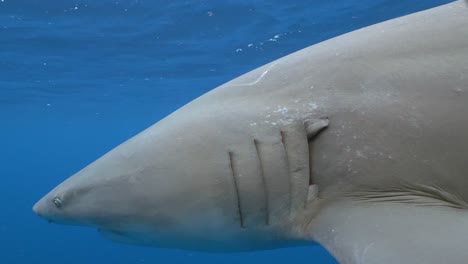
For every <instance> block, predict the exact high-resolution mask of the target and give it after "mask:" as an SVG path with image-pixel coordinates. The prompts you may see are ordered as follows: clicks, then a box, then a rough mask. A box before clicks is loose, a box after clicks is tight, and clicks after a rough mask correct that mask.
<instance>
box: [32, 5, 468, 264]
mask: <svg viewBox="0 0 468 264" xmlns="http://www.w3.org/2000/svg"><path fill="white" fill-rule="evenodd" d="M33 210H34V211H35V212H36V213H37V214H38V215H39V216H41V217H43V218H45V219H47V220H49V221H51V222H55V223H62V224H71V225H84V226H91V227H94V228H96V229H98V230H99V231H100V232H101V234H102V235H103V236H105V237H107V238H109V239H112V240H114V241H118V242H123V243H130V244H135V245H144V246H154V247H169V248H182V249H190V250H202V251H217V252H226V251H231V252H232V251H249V250H262V249H274V248H280V247H290V246H297V245H307V244H320V245H322V246H324V247H325V248H326V249H327V250H328V251H329V252H330V253H331V254H332V255H333V256H334V257H335V258H336V259H337V260H338V261H339V262H340V263H345V264H356V263H411V264H416V263H425V264H427V263H429V264H431V263H466V261H467V259H468V6H467V5H466V3H465V1H456V2H452V3H450V4H447V5H444V6H440V7H437V8H433V9H429V10H426V11H423V12H419V13H415V14H411V15H408V16H404V17H401V18H397V19H393V20H390V21H386V22H383V23H380V24H376V25H373V26H370V27H366V28H363V29H360V30H357V31H354V32H351V33H348V34H345V35H342V36H338V37H336V38H333V39H330V40H327V41H324V42H322V43H319V44H316V45H313V46H311V47H308V48H305V49H303V50H300V51H298V52H295V53H293V54H291V55H288V56H285V57H283V58H281V59H278V60H276V61H273V62H271V63H269V64H267V65H264V66H262V67H260V68H258V69H255V70H253V71H251V72H249V73H246V74H245V75H242V76H240V77H238V78H236V79H234V80H232V81H229V82H227V83H226V84H223V85H221V86H220V87H218V88H216V89H214V90H212V91H210V92H208V93H206V94H205V95H202V96H201V97H199V98H197V99H195V100H194V101H192V102H190V103H188V104H187V105H185V106H183V107H182V108H180V109H178V110H177V111H175V112H174V113H172V114H170V115H169V116H167V117H166V118H164V119H162V120H161V121H159V122H157V123H156V124H154V125H153V126H151V127H149V128H148V129H146V130H144V131H142V132H141V133H139V134H138V135H136V136H134V137H133V138H131V139H129V140H128V141H126V142H124V143H123V144H121V145H119V146H117V147H116V148H115V149H113V150H111V151H110V152H108V153H107V154H105V155H104V156H102V157H101V158H99V159H98V160H96V161H95V162H93V163H91V164H90V165H88V166H87V167H85V168H84V169H82V170H81V171H79V172H77V173H76V174H75V175H73V176H71V177H70V178H68V179H67V180H65V181H64V182H63V183H61V184H60V185H58V186H57V187H56V188H54V189H53V190H52V191H50V192H49V193H48V194H47V195H45V196H44V197H43V198H42V199H41V200H39V201H38V202H37V204H35V205H34V207H33Z"/></svg>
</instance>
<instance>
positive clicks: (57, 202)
mask: <svg viewBox="0 0 468 264" xmlns="http://www.w3.org/2000/svg"><path fill="white" fill-rule="evenodd" d="M52 202H53V203H54V205H55V207H57V208H61V207H62V205H63V202H62V199H60V198H58V197H55V198H54V199H53V200H52Z"/></svg>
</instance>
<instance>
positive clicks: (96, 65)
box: [0, 0, 450, 264]
mask: <svg viewBox="0 0 468 264" xmlns="http://www.w3.org/2000/svg"><path fill="white" fill-rule="evenodd" d="M447 2H450V1H449V0H410V1H408V0H359V1H358V0H337V1H328V0H303V1H281V0H270V1H263V0H224V1H216V0H205V1H202V0H192V1H182V0H172V1H169V0H166V1H162V0H153V1H150V0H119V1H115V0H112V1H109V0H101V1H91V0H87V1H83V0H74V1H70V0H65V1H58V0H57V1H52V0H41V1H39V0H0V121H1V122H0V146H1V151H0V177H1V180H2V182H1V183H0V198H1V205H0V209H1V211H0V216H1V217H0V263H67V264H74V263H114V264H119V263H167V262H175V263H221V262H222V263H239V262H242V263H259V262H261V263H263V262H267V261H268V262H269V263H299V262H305V261H307V262H308V263H336V262H335V261H334V260H333V258H332V257H330V256H329V255H328V254H327V253H326V252H325V250H324V249H322V248H320V247H318V246H315V247H313V246H311V247H300V248H291V249H281V250H274V251H263V252H250V253H239V254H207V253H199V252H190V251H181V250H168V249H154V248H142V247H134V246H127V245H120V244H115V243H112V242H109V241H107V240H104V239H102V238H100V237H99V235H98V234H97V232H96V231H95V230H92V229H90V228H81V227H70V226H60V225H53V224H47V223H46V222H45V221H44V220H42V219H40V218H38V217H37V216H35V215H34V214H33V212H32V211H31V207H32V205H33V204H34V202H35V201H36V200H37V199H39V198H40V197H41V196H42V195H43V194H45V193H46V192H47V191H48V190H50V189H51V188H52V187H54V186H55V185H56V184H58V183H59V182H61V181H62V180H64V179H65V178H66V177H68V176H69V175H71V174H73V173H74V172H76V171H77V170H79V169H80V168H82V167H83V166H85V165H87V164H88V163H90V162H92V161H93V160H95V159H96V158H98V157H99V156H101V155H102V154H104V153H105V152H107V151H108V150H110V149H112V148H113V147H114V146H116V145H117V144H119V143H121V142H123V141H124V140H126V139H127V138H129V137H130V136H132V135H134V134H136V133H137V132H139V131H141V130H142V129H144V128H146V127H148V126H149V125H151V124H153V123H154V122H156V121H158V120H159V119H161V118H163V117H164V116H166V115H167V114H169V113H171V112H172V111H174V110H176V109H177V108H179V107H180V106H182V105H184V104H185V103H187V102H189V101H190V100H192V99H194V98H195V97H197V96H199V95H201V94H203V93H205V92H207V91H209V90H210V89H213V88H214V87H216V86H217V85H219V84H222V83H223V82H226V81H228V80H230V79H231V78H234V77H236V76H238V75H240V74H242V73H245V72H247V71H249V70H252V69H254V68H256V67H258V66H260V65H262V64H264V63H266V62H269V61H271V60H274V59H276V58H279V57H281V56H284V55H287V54H288V53H291V52H293V51H296V50H298V49H301V48H304V47H307V46H309V45H311V44H314V43H317V42H319V41H322V40H325V39H328V38H331V37H333V36H336V35H339V34H342V33H345V32H349V31H351V30H354V29H357V28H361V27H363V26H367V25H371V24H374V23H377V22H380V21H384V20H387V19H390V18H394V17H398V16H401V15H405V14H409V13H413V12H416V11H419V10H423V9H427V8H430V7H434V6H437V5H440V4H444V3H447Z"/></svg>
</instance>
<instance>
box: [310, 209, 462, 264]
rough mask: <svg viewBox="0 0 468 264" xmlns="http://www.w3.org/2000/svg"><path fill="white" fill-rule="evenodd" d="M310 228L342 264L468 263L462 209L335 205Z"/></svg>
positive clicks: (324, 212)
mask: <svg viewBox="0 0 468 264" xmlns="http://www.w3.org/2000/svg"><path fill="white" fill-rule="evenodd" d="M310 228H311V229H310V231H311V233H312V235H313V237H314V240H315V241H317V242H319V243H320V244H322V245H323V246H324V247H325V248H326V249H327V250H328V251H329V252H330V253H331V254H332V255H333V256H334V257H335V258H336V259H337V260H338V261H339V263H341V264H394V263H398V264H436V263H437V264H439V263H451V264H465V263H468V212H467V211H465V210H461V209H454V208H449V207H423V206H414V205H405V204H397V203H395V204H391V203H383V204H379V203H376V204H372V203H369V204H365V203H354V202H335V203H331V204H329V205H326V206H325V207H324V208H323V210H322V211H321V212H320V213H319V215H318V216H317V217H316V219H315V220H314V221H313V223H312V224H311V226H310Z"/></svg>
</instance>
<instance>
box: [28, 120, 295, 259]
mask: <svg viewBox="0 0 468 264" xmlns="http://www.w3.org/2000/svg"><path fill="white" fill-rule="evenodd" d="M187 112H188V111H185V113H178V114H177V115H175V117H177V118H175V117H170V118H166V119H164V120H162V121H161V122H160V123H158V124H156V125H155V126H153V127H151V128H149V129H147V130H145V131H144V132H142V133H141V134H139V135H137V136H136V137H134V138H132V139H130V140H129V141H127V142H125V143H124V144H122V145H120V146H119V147H117V148H116V149H114V150H112V151H110V152H109V153H107V154H106V155H104V156H103V157H101V158H100V159H98V160H96V161H95V162H93V163H92V164H90V165H89V166H87V167H86V168H84V169H83V170H81V171H79V172H78V173H76V174H75V175H73V176H72V177H70V178H69V179H67V180H66V181H64V182H63V183H61V184H60V185H58V186H57V187H56V188H54V189H53V190H52V191H50V192H49V193H48V194H47V195H45V196H44V197H43V198H42V199H41V200H40V201H38V202H37V203H36V205H34V208H33V210H34V211H35V212H36V213H37V214H38V215H39V216H41V217H43V218H45V219H46V220H48V221H50V222H53V223H60V224H71V225H85V226H92V227H95V228H97V229H98V230H99V231H100V232H101V233H102V234H103V235H104V236H106V237H107V238H110V239H112V240H116V241H119V242H125V243H132V244H138V245H148V246H158V247H172V248H184V249H195V250H204V251H205V250H206V251H243V250H257V249H266V248H276V247H281V246H284V245H288V246H290V245H291V244H296V243H297V244H302V242H298V241H296V239H295V238H293V237H292V236H291V235H290V233H291V230H290V229H291V228H290V226H289V225H288V221H289V218H288V216H289V211H288V210H287V208H285V209H284V210H283V211H281V212H276V213H277V214H282V215H284V216H285V217H284V221H283V220H282V221H275V220H274V219H271V220H270V222H268V217H269V215H268V214H272V213H271V212H270V211H268V208H266V207H265V204H267V202H268V201H266V200H265V199H266V198H265V197H266V194H265V190H264V188H265V185H264V184H263V185H262V184H261V179H260V178H259V174H258V173H256V174H254V175H240V172H239V171H235V170H236V169H242V170H244V171H245V172H249V170H250V171H251V172H255V170H256V168H257V167H258V166H259V164H258V159H254V158H255V156H252V155H254V153H255V146H254V141H252V140H251V138H250V137H249V136H248V135H247V134H245V135H244V134H243V133H244V132H242V131H248V128H241V127H235V126H233V124H234V123H233V122H231V121H232V120H227V119H226V117H224V116H220V117H219V118H218V119H216V118H213V117H212V116H209V115H203V113H200V112H197V117H196V118H190V116H191V114H189V113H187ZM180 116H182V117H184V116H187V118H182V117H180ZM247 126H248V124H247ZM246 133H247V132H246ZM243 145H245V146H246V147H245V148H244V147H242V146H243ZM233 158H234V159H236V160H237V161H238V162H243V163H245V166H250V167H249V168H247V169H248V170H245V167H244V165H241V164H237V165H235V164H234V168H233V164H232V163H233V160H232V159H233ZM236 166H237V167H238V168H236ZM234 174H236V175H234ZM242 177H247V178H244V179H245V181H244V182H239V180H241V181H242ZM248 177H251V179H252V181H251V183H249V178H248ZM281 188H282V187H281ZM278 195H280V196H284V198H285V199H284V200H288V201H289V198H288V193H284V194H278Z"/></svg>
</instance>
